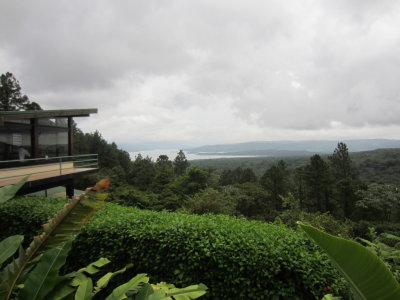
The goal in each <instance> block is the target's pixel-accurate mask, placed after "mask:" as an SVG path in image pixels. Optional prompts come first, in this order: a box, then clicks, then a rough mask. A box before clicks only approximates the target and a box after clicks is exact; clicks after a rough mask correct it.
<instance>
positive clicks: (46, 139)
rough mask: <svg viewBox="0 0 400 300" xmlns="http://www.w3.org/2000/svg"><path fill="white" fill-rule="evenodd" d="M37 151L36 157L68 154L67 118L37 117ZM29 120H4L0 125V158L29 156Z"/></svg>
mask: <svg viewBox="0 0 400 300" xmlns="http://www.w3.org/2000/svg"><path fill="white" fill-rule="evenodd" d="M36 132H37V133H38V142H39V149H38V150H39V152H38V153H37V157H38V158H41V157H56V156H66V155H68V119H67V118H54V119H38V125H37V130H36ZM31 153H32V149H31V124H30V120H26V119H25V120H15V121H14V120H13V121H6V122H5V123H4V126H0V160H18V159H19V160H20V159H21V157H22V156H23V158H30V155H31Z"/></svg>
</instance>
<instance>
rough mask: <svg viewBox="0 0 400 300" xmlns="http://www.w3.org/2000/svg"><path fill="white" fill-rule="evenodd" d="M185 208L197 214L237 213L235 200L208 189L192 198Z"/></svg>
mask: <svg viewBox="0 0 400 300" xmlns="http://www.w3.org/2000/svg"><path fill="white" fill-rule="evenodd" d="M185 208H186V209H187V210H188V211H190V212H192V213H195V214H207V213H213V214H228V215H229V214H233V213H234V212H235V203H234V200H233V199H232V198H231V197H229V196H228V195H225V194H223V193H221V192H219V191H217V190H214V189H212V188H207V189H205V190H203V191H201V192H198V193H197V194H195V195H194V196H192V197H190V198H189V199H188V200H187V202H186V204H185Z"/></svg>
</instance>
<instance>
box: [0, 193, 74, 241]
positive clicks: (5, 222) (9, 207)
mask: <svg viewBox="0 0 400 300" xmlns="http://www.w3.org/2000/svg"><path fill="white" fill-rule="evenodd" d="M65 203H66V200H65V198H46V197H42V196H32V197H18V198H15V199H11V200H9V201H7V202H5V203H2V204H1V205H0V240H2V239H4V238H6V237H8V236H10V235H14V234H24V235H25V241H24V242H25V243H29V242H30V239H31V238H32V237H33V236H34V235H36V234H37V233H38V232H39V231H40V230H41V225H42V224H44V223H46V221H47V220H48V219H49V218H50V217H51V216H52V215H53V214H54V212H56V211H57V210H59V209H61V208H62V207H63V205H64V204H65Z"/></svg>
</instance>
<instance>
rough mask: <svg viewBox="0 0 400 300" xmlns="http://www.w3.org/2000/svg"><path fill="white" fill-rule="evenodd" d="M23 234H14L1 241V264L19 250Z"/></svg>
mask: <svg viewBox="0 0 400 300" xmlns="http://www.w3.org/2000/svg"><path fill="white" fill-rule="evenodd" d="M23 240H24V236H23V235H13V236H9V237H8V238H6V239H4V240H2V241H1V243H0V266H1V265H2V264H3V263H4V262H5V261H6V260H7V259H9V258H10V257H11V256H12V255H14V253H15V252H16V251H17V250H18V248H19V246H20V245H21V243H22V241H23Z"/></svg>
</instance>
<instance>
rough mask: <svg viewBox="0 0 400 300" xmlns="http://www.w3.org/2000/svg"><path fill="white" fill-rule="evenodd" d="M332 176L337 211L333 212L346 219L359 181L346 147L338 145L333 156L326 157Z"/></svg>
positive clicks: (351, 208) (350, 211)
mask: <svg viewBox="0 0 400 300" xmlns="http://www.w3.org/2000/svg"><path fill="white" fill-rule="evenodd" d="M328 159H329V161H330V166H331V169H332V174H333V176H334V179H335V186H336V189H335V190H336V197H335V198H336V200H337V203H338V204H339V209H340V210H341V212H340V213H339V212H338V210H336V211H334V212H335V214H336V215H339V216H342V217H345V218H348V217H350V216H351V215H352V213H353V210H354V208H355V203H356V201H357V196H356V191H357V190H358V189H359V186H360V181H359V178H358V173H357V170H356V168H355V167H354V165H353V162H352V161H351V159H350V155H349V150H348V148H347V145H346V144H345V143H343V142H340V143H338V145H337V147H336V149H335V150H334V152H333V154H332V155H331V156H329V157H328Z"/></svg>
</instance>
